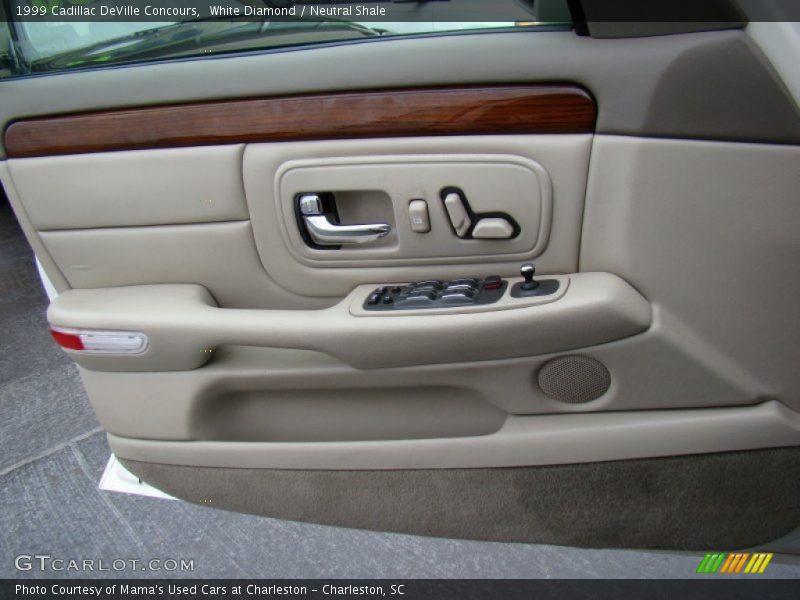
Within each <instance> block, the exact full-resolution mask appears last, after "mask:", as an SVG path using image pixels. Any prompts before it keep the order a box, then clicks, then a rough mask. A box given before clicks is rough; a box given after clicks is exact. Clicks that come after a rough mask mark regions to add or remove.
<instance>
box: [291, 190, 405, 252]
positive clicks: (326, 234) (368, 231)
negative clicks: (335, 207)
mask: <svg viewBox="0 0 800 600" xmlns="http://www.w3.org/2000/svg"><path fill="white" fill-rule="evenodd" d="M299 205H300V212H301V214H302V215H303V222H304V223H305V226H306V229H307V230H308V235H309V236H310V237H311V239H312V240H313V241H314V243H315V244H319V245H321V246H325V245H331V246H338V245H341V244H364V243H366V242H374V241H375V240H378V239H380V238H382V237H384V236H386V235H388V234H389V232H390V231H391V230H392V227H391V225H389V224H388V223H365V224H359V225H339V224H338V223H332V222H331V221H330V219H329V218H328V216H327V215H324V214H323V213H322V202H321V201H320V198H319V196H317V195H316V194H305V195H303V196H301V197H300V200H299Z"/></svg>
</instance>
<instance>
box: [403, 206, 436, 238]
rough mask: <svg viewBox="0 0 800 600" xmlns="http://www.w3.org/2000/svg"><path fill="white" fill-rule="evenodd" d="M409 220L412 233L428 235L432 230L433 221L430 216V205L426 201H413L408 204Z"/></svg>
mask: <svg viewBox="0 0 800 600" xmlns="http://www.w3.org/2000/svg"><path fill="white" fill-rule="evenodd" d="M408 218H409V220H410V221H411V231H414V232H416V233H428V232H429V231H430V230H431V220H430V217H429V216H428V203H427V202H425V200H412V201H411V202H409V204H408Z"/></svg>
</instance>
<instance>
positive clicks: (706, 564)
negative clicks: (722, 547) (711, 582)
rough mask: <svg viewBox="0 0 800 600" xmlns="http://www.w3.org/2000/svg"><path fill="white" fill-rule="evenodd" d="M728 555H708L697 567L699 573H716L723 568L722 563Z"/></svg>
mask: <svg viewBox="0 0 800 600" xmlns="http://www.w3.org/2000/svg"><path fill="white" fill-rule="evenodd" d="M726 556H727V553H725V552H723V553H722V554H706V555H705V556H704V557H703V560H702V561H701V562H700V566H698V567H697V573H716V572H717V571H718V570H719V568H720V567H721V566H722V561H724V560H725V557H726Z"/></svg>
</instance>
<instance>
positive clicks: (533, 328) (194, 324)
mask: <svg viewBox="0 0 800 600" xmlns="http://www.w3.org/2000/svg"><path fill="white" fill-rule="evenodd" d="M565 279H568V285H567V286H566V291H565V292H564V294H563V295H562V296H561V297H560V298H558V299H557V300H554V301H552V302H549V303H545V304H538V305H527V306H524V305H523V306H520V307H519V308H513V307H509V306H507V305H506V306H504V308H503V309H502V310H496V311H491V310H489V311H483V312H457V311H454V312H452V313H451V312H443V311H439V312H438V313H436V314H425V311H409V313H408V314H407V315H402V316H396V315H391V316H374V317H370V318H365V317H363V316H358V315H354V314H351V306H352V305H353V304H354V303H355V302H359V301H363V298H361V295H363V290H362V289H360V288H357V289H356V290H353V292H351V293H350V294H349V295H348V296H347V297H346V298H344V299H343V300H342V301H341V302H339V303H338V304H336V305H335V306H333V307H331V308H327V309H323V310H297V311H292V310H250V309H229V308H219V307H218V306H217V305H216V302H215V301H214V299H213V298H212V297H211V295H210V294H209V293H208V291H207V290H205V288H203V287H202V286H199V285H194V284H165V285H142V286H131V287H120V288H109V289H85V290H69V291H67V292H64V293H63V294H61V295H60V296H59V297H58V298H56V300H55V301H54V302H53V303H52V304H51V305H50V308H49V310H48V313H47V316H48V320H49V321H50V323H51V324H52V325H54V326H59V327H67V328H87V329H107V330H121V331H138V332H142V333H145V334H146V335H147V336H148V338H149V345H148V348H147V350H146V351H145V352H143V353H142V354H138V355H107V354H106V355H103V354H86V353H82V352H76V351H70V350H67V353H68V354H70V356H71V357H72V358H73V359H74V360H75V361H76V362H77V363H78V364H80V365H81V366H82V367H85V368H88V369H94V370H100V371H175V370H188V369H195V368H197V367H200V366H202V365H203V364H204V363H205V362H206V361H207V360H208V359H209V358H210V357H211V352H210V351H211V350H212V349H213V348H215V347H217V346H222V345H227V344H235V345H245V346H261V347H274V348H295V349H305V350H316V351H319V352H324V353H326V354H329V355H332V356H335V357H336V358H338V359H340V360H342V361H343V362H345V363H347V364H349V365H351V366H352V367H355V368H359V369H375V368H387V367H403V366H411V365H423V364H436V363H456V362H470V361H484V360H496V359H502V358H515V357H523V356H534V355H538V354H550V353H554V352H561V351H566V350H574V349H576V348H581V347H586V346H594V345H597V344H602V343H605V342H610V341H613V340H616V339H620V338H624V337H628V336H631V335H634V334H636V333H639V332H642V331H644V330H645V329H647V328H648V326H649V324H650V320H651V309H650V305H649V303H648V302H647V301H646V300H645V299H644V298H643V297H642V296H641V295H640V294H639V293H638V292H637V291H636V290H634V289H633V288H632V287H631V286H629V285H628V284H627V283H626V282H625V281H623V280H622V279H620V278H619V277H617V276H615V275H612V274H609V273H578V274H574V275H569V276H568V278H566V277H565ZM265 366H266V365H265Z"/></svg>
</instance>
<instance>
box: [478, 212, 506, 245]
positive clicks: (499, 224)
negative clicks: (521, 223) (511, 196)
mask: <svg viewBox="0 0 800 600" xmlns="http://www.w3.org/2000/svg"><path fill="white" fill-rule="evenodd" d="M513 234H514V227H513V226H512V225H511V223H509V222H508V221H507V220H506V219H504V218H502V217H486V218H484V219H481V220H480V221H478V222H477V223H475V227H474V228H473V229H472V237H473V238H475V239H476V240H507V239H509V238H510V237H511V236H512V235H513Z"/></svg>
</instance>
